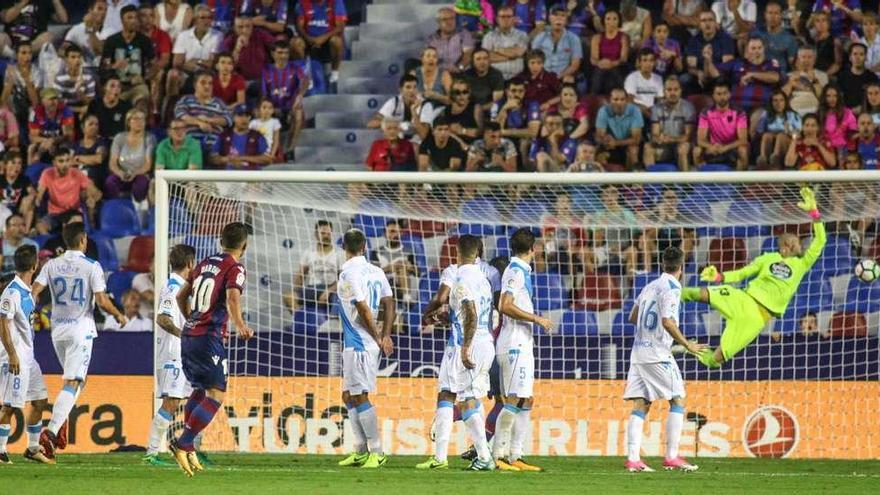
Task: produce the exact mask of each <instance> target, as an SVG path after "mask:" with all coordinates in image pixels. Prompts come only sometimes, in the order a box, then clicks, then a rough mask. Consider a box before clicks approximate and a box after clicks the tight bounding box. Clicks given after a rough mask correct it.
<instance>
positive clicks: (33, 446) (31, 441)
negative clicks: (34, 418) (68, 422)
mask: <svg viewBox="0 0 880 495" xmlns="http://www.w3.org/2000/svg"><path fill="white" fill-rule="evenodd" d="M42 430H43V423H42V422H39V423H37V424H34V425H28V426H27V438H28V446H27V448H28V450H30V451H37V450H39V449H40V432H41V431H42Z"/></svg>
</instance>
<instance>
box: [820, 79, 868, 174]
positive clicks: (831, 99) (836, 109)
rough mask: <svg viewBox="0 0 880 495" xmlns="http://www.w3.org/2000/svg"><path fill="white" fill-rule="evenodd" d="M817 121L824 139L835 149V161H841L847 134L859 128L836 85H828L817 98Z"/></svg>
mask: <svg viewBox="0 0 880 495" xmlns="http://www.w3.org/2000/svg"><path fill="white" fill-rule="evenodd" d="M819 121H820V122H821V123H822V130H823V137H824V138H825V141H826V142H827V143H828V144H829V145H830V146H831V147H832V148H834V149H835V150H837V154H838V156H837V163H843V152H845V151H846V143H847V139H848V138H849V136H850V135H851V134H852V133H854V132H856V131H857V130H858V128H859V126H858V123H857V122H856V117H855V115H853V113H852V110H850V109H849V108H846V106H845V105H844V104H843V99H842V98H841V97H840V90H839V89H837V87H836V86H832V85H830V84H829V85H828V86H825V89H823V90H822V96H821V97H820V98H819Z"/></svg>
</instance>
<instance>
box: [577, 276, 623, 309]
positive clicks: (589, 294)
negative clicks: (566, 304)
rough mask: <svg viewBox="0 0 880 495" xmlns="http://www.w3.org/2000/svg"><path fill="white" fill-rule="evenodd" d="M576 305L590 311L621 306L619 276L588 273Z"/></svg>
mask: <svg viewBox="0 0 880 495" xmlns="http://www.w3.org/2000/svg"><path fill="white" fill-rule="evenodd" d="M579 296H580V297H578V298H577V300H576V302H575V305H576V306H577V307H579V308H584V309H588V310H590V311H604V310H606V309H618V308H620V307H621V304H622V301H621V299H620V282H618V277H615V276H611V275H606V274H601V273H600V274H596V273H592V274H588V275H585V276H584V283H583V286H582V289H581V290H580V291H579Z"/></svg>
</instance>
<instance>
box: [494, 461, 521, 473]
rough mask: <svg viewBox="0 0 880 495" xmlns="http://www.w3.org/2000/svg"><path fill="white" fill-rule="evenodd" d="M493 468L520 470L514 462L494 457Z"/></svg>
mask: <svg viewBox="0 0 880 495" xmlns="http://www.w3.org/2000/svg"><path fill="white" fill-rule="evenodd" d="M495 469H497V470H499V471H517V472H518V471H522V470H521V469H520V468H518V467H516V465H515V464H514V463H512V462H508V461H507V459H495Z"/></svg>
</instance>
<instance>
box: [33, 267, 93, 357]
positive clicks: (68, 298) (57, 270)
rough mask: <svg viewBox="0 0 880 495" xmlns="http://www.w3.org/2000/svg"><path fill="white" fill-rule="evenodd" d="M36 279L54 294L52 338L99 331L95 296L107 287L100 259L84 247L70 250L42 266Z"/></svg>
mask: <svg viewBox="0 0 880 495" xmlns="http://www.w3.org/2000/svg"><path fill="white" fill-rule="evenodd" d="M36 283H38V284H40V285H42V286H45V287H46V288H47V289H48V290H49V293H51V294H52V340H54V341H59V340H69V339H79V338H83V337H89V336H91V337H96V336H97V335H98V332H97V331H96V329H95V319H94V317H93V316H92V313H93V312H94V310H95V297H94V296H95V293H98V292H104V291H105V290H106V289H107V286H106V283H105V282H104V270H103V269H102V268H101V264H100V263H98V262H97V261H95V260H93V259H91V258H89V257H87V256H86V255H85V254H83V253H82V251H73V250H67V251H65V252H64V254H62V255H61V256H59V257H57V258H54V259H51V260H49V261H48V262H47V263H46V265H45V266H43V269H42V270H41V271H40V274H39V275H38V276H37V279H36Z"/></svg>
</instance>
